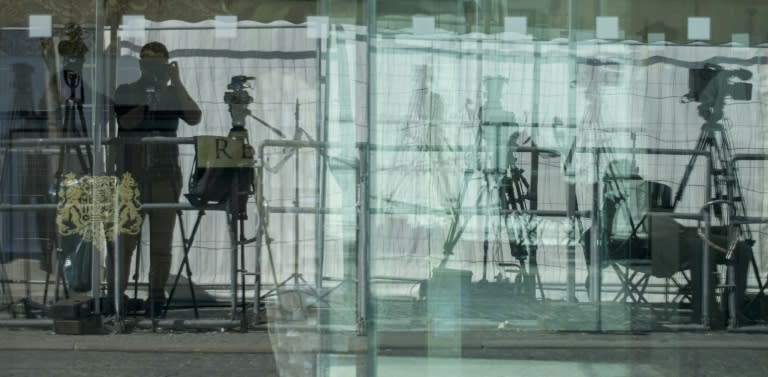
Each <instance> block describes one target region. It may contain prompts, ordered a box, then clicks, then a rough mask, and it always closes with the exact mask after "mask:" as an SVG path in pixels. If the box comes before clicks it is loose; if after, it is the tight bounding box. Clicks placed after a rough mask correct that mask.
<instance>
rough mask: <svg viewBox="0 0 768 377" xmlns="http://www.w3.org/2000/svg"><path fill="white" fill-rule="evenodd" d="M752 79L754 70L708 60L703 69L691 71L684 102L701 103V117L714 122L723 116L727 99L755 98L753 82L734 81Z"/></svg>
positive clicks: (709, 122)
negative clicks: (724, 65) (722, 64)
mask: <svg viewBox="0 0 768 377" xmlns="http://www.w3.org/2000/svg"><path fill="white" fill-rule="evenodd" d="M751 78H752V72H750V71H748V70H746V69H741V68H740V69H724V68H723V67H722V66H720V65H717V64H711V63H707V64H705V65H704V67H702V68H694V69H691V70H690V71H689V76H688V90H689V91H688V93H687V94H685V95H684V96H683V98H682V101H683V102H699V107H698V111H699V116H701V117H702V118H704V120H705V121H706V122H707V124H710V125H713V124H716V123H717V122H719V121H720V120H721V119H723V109H724V107H725V100H726V98H730V99H733V100H736V101H750V100H751V99H752V84H750V83H747V82H733V81H734V80H740V81H747V80H749V79H751Z"/></svg>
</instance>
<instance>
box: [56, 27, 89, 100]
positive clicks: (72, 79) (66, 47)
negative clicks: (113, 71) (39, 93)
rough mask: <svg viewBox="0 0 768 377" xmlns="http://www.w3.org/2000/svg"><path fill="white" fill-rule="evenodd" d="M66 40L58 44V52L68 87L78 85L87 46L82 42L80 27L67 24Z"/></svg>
mask: <svg viewBox="0 0 768 377" xmlns="http://www.w3.org/2000/svg"><path fill="white" fill-rule="evenodd" d="M65 33H66V34H67V38H68V40H63V41H61V42H59V45H58V50H59V54H60V55H61V58H62V62H63V65H64V80H65V81H66V83H67V85H69V86H77V85H79V75H81V74H82V72H83V63H84V62H85V54H86V53H87V52H88V46H86V45H85V43H84V42H83V38H82V37H83V29H82V28H81V27H80V25H77V24H74V23H69V24H67V27H66V32H65Z"/></svg>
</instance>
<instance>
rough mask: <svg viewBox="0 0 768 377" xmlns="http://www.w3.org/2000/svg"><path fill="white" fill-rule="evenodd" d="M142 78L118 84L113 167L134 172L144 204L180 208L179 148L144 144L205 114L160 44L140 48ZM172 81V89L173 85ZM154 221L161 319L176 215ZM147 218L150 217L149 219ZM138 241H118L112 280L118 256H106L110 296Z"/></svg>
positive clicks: (155, 295)
mask: <svg viewBox="0 0 768 377" xmlns="http://www.w3.org/2000/svg"><path fill="white" fill-rule="evenodd" d="M139 64H140V68H141V77H140V78H139V79H138V80H137V81H136V82H133V83H130V84H124V85H120V86H119V87H118V88H117V90H116V91H115V95H114V98H113V104H114V109H115V114H116V116H117V122H118V143H117V144H116V145H115V146H114V147H113V148H112V150H111V151H110V162H113V163H114V168H115V170H116V173H117V175H118V176H122V175H123V174H124V173H130V174H131V175H133V178H134V179H135V180H136V182H137V183H138V185H139V189H140V191H141V198H140V199H141V202H142V203H176V202H177V201H178V198H179V194H180V191H181V188H182V178H181V169H180V167H179V161H178V159H179V147H178V145H176V144H146V143H142V142H141V138H143V137H148V136H166V137H175V136H176V130H177V129H178V126H179V119H182V120H184V122H186V123H187V124H189V125H191V126H194V125H196V124H198V123H200V118H201V112H200V108H199V107H198V105H197V103H195V101H194V100H192V98H191V97H190V96H189V94H188V93H187V90H186V89H185V88H184V85H183V84H182V82H181V79H180V77H179V68H178V65H177V64H176V62H171V63H169V62H168V50H167V49H166V47H165V46H164V45H163V44H161V43H159V42H151V43H148V44H146V45H145V46H144V47H142V49H141V60H140V63H139ZM169 81H170V85H169ZM143 213H144V214H148V215H149V222H150V236H149V243H150V248H149V249H150V251H149V256H150V270H149V285H150V292H149V300H148V304H150V305H151V306H148V308H149V307H151V308H153V309H154V310H155V313H158V314H159V310H158V308H161V307H162V304H163V303H164V301H165V289H164V288H165V284H166V281H167V280H168V276H169V274H170V268H171V244H172V241H173V231H174V228H175V225H176V221H175V210H173V209H157V210H148V211H144V212H143ZM145 218H146V217H145ZM137 242H138V237H137V236H131V235H121V236H120V254H121V255H122V259H121V269H120V271H119V273H120V275H119V276H118V278H117V280H115V276H114V260H113V257H114V255H113V254H114V253H113V252H112V251H113V249H112V248H110V253H109V254H108V257H107V272H108V279H109V287H110V290H109V295H112V294H114V293H115V290H114V288H115V287H114V284H115V282H117V283H118V284H119V292H123V291H125V288H126V286H127V282H128V274H129V271H130V262H131V257H132V255H133V250H134V249H135V248H136V245H137Z"/></svg>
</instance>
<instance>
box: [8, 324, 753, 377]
mask: <svg viewBox="0 0 768 377" xmlns="http://www.w3.org/2000/svg"><path fill="white" fill-rule="evenodd" d="M371 339H376V342H377V344H378V346H377V347H376V358H375V359H370V358H368V356H369V352H368V341H369V340H371ZM766 355H768V335H764V334H732V333H724V332H706V333H705V332H700V333H654V334H645V335H633V334H591V333H552V332H551V333H547V332H512V331H472V332H465V333H462V334H449V335H440V334H425V333H423V332H421V331H408V332H388V333H380V334H377V335H376V337H375V338H370V339H369V338H367V337H358V336H355V335H354V334H351V333H337V334H333V335H328V334H325V335H320V334H319V333H318V332H317V331H315V330H313V329H312V328H311V327H306V326H298V327H294V328H289V327H282V328H281V329H279V330H277V331H273V332H272V334H270V333H269V332H267V331H254V332H249V333H232V332H220V331H209V332H198V333H169V332H163V333H152V332H150V331H136V332H134V333H132V334H124V335H90V336H87V335H84V336H67V335H56V334H53V333H52V332H51V331H50V330H39V329H26V330H10V329H0V366H2V367H1V368H0V376H137V375H139V376H188V377H194V376H236V375H243V376H269V377H271V376H275V377H277V376H281V377H285V376H334V377H346V376H350V377H352V376H357V375H360V376H362V375H365V374H364V373H365V370H366V366H368V365H373V364H372V363H369V362H368V361H369V360H375V366H374V367H373V368H374V369H375V370H376V371H377V372H378V373H377V375H378V376H385V377H389V376H393V377H409V376H418V377H427V376H435V377H437V376H440V377H449V376H460V377H463V376H467V377H486V376H488V377H494V376H498V377H502V376H526V377H529V376H554V377H557V376H563V377H566V376H567V377H581V376H584V377H586V376H626V377H666V376H669V377H672V376H674V377H683V376H684V377H689V376H690V377H694V376H696V377H698V376H718V377H721V376H740V377H741V376H746V377H752V376H755V377H758V376H759V377H764V376H768V357H767V356H766ZM278 371H281V372H282V373H279V372H278ZM358 373H360V374H358Z"/></svg>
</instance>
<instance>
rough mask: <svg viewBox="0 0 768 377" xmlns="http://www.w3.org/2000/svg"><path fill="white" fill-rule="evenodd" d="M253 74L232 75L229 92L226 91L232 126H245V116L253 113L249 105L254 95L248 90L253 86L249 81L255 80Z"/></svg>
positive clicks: (225, 98) (225, 95) (234, 127)
mask: <svg viewBox="0 0 768 377" xmlns="http://www.w3.org/2000/svg"><path fill="white" fill-rule="evenodd" d="M254 78H255V77H253V76H243V75H238V76H232V79H231V80H230V82H229V84H228V85H227V89H229V91H228V92H225V93H224V102H225V103H226V104H227V105H229V115H230V116H231V117H232V128H233V129H237V128H244V127H245V117H247V116H249V115H251V111H250V110H248V105H250V104H251V103H253V97H251V95H250V94H249V93H248V91H246V89H247V88H250V87H251V86H250V85H248V81H250V80H253V79H254Z"/></svg>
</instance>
